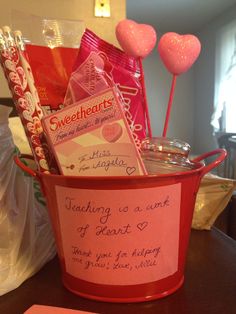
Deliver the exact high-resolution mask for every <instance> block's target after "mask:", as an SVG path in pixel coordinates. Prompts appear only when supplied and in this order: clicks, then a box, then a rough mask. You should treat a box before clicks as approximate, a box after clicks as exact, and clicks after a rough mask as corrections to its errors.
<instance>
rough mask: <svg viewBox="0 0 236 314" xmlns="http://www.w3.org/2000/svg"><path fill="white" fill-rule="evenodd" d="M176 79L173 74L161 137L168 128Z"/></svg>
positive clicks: (164, 135)
mask: <svg viewBox="0 0 236 314" xmlns="http://www.w3.org/2000/svg"><path fill="white" fill-rule="evenodd" d="M176 77H177V76H176V75H175V74H173V77H172V83H171V89H170V96H169V101H168V105H167V110H166V119H165V124H164V129H163V133H162V136H163V137H166V132H167V128H168V123H169V118H170V111H171V106H172V102H173V97H174V91H175V85H176Z"/></svg>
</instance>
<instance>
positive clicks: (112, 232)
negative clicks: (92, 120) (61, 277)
mask: <svg viewBox="0 0 236 314" xmlns="http://www.w3.org/2000/svg"><path fill="white" fill-rule="evenodd" d="M56 194H57V203H58V207H59V219H60V227H61V234H62V246H63V251H64V254H65V264H66V271H67V272H68V273H69V274H71V275H72V276H74V277H76V278H80V279H83V280H86V281H89V282H93V283H98V284H109V285H133V284H143V283H147V282H153V281H156V280H160V279H162V278H165V277H167V276H170V275H172V274H174V273H175V272H176V271H177V266H178V250H179V219H180V198H181V184H180V183H178V184H174V185H168V186H162V187H152V188H146V189H127V190H109V191H107V190H89V189H72V188H66V187H62V186H56Z"/></svg>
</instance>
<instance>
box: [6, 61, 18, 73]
mask: <svg viewBox="0 0 236 314" xmlns="http://www.w3.org/2000/svg"><path fill="white" fill-rule="evenodd" d="M5 66H6V68H7V69H8V70H10V71H12V72H15V71H16V65H15V63H14V62H12V61H11V60H6V61H5Z"/></svg>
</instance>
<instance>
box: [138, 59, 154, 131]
mask: <svg viewBox="0 0 236 314" xmlns="http://www.w3.org/2000/svg"><path fill="white" fill-rule="evenodd" d="M139 61H140V62H139V63H140V72H141V84H142V87H143V98H144V109H145V115H146V120H147V128H148V136H149V137H152V128H151V122H150V116H149V111H148V104H147V95H146V87H145V81H144V71H143V65H142V60H141V58H139Z"/></svg>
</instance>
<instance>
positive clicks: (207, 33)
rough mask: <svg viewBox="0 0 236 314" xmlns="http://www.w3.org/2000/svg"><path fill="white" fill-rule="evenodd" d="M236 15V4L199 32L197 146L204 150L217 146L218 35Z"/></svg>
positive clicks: (195, 114)
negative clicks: (214, 115) (213, 120)
mask: <svg viewBox="0 0 236 314" xmlns="http://www.w3.org/2000/svg"><path fill="white" fill-rule="evenodd" d="M233 19H236V5H235V6H233V7H232V8H231V9H230V10H227V11H226V12H224V13H222V14H221V15H220V16H219V17H218V18H217V19H214V20H213V21H212V22H211V23H209V24H208V25H207V26H206V27H205V28H204V29H202V31H200V32H199V34H198V36H199V38H200V40H201V42H202V52H201V57H200V58H199V61H198V63H197V66H196V67H195V73H194V85H195V96H194V99H195V104H194V141H193V143H194V148H195V150H196V151H197V152H199V153H201V152H205V151H209V150H212V149H214V148H215V147H216V145H217V143H216V140H215V138H214V136H213V129H212V127H211V125H210V121H211V115H212V112H213V103H214V79H215V77H214V75H215V39H216V34H217V32H218V31H219V29H220V28H221V27H222V26H223V25H225V24H228V23H229V22H231V21H232V20H233Z"/></svg>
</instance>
